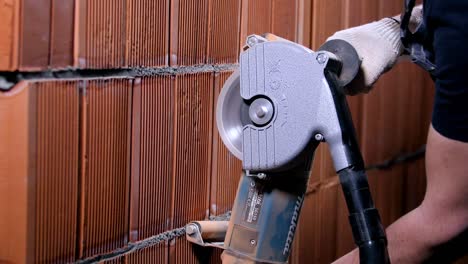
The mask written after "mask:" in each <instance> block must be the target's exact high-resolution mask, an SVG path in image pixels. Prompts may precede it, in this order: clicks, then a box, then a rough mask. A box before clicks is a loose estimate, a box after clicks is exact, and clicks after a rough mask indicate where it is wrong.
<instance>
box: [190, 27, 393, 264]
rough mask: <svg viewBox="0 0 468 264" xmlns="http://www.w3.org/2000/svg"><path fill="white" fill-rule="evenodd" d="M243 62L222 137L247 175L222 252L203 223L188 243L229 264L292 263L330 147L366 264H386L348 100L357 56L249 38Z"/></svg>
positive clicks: (225, 101) (229, 85)
mask: <svg viewBox="0 0 468 264" xmlns="http://www.w3.org/2000/svg"><path fill="white" fill-rule="evenodd" d="M239 61H240V65H239V69H238V70H237V71H236V72H234V73H233V74H232V76H231V77H230V78H229V79H228V80H227V81H226V83H225V85H224V87H223V89H222V91H221V93H220V96H219V98H218V102H217V109H216V122H217V126H218V130H219V134H220V136H221V138H222V140H223V142H224V144H225V145H226V147H227V148H228V149H229V151H230V152H231V153H232V154H233V155H235V156H236V157H237V158H239V159H241V160H242V167H243V171H244V173H243V176H242V177H241V180H240V183H239V187H238V190H237V195H236V199H235V202H234V205H233V208H232V215H231V218H230V221H229V223H225V224H224V225H223V226H224V229H223V230H224V231H223V232H222V233H223V234H222V236H218V237H224V243H222V242H221V243H220V242H216V243H214V241H213V243H211V242H210V241H208V240H209V239H208V240H207V241H203V233H204V229H205V231H207V232H208V230H211V228H210V227H208V226H210V225H208V224H207V223H205V222H192V223H190V224H189V225H187V228H189V229H190V232H187V239H188V240H189V241H192V242H194V243H197V244H200V245H211V246H216V247H221V248H223V249H224V253H223V256H222V259H223V263H286V262H287V261H288V258H289V255H290V253H291V246H292V242H293V239H294V234H295V232H296V227H297V222H298V220H299V217H300V211H301V207H302V203H303V201H304V196H305V192H306V189H307V183H308V180H309V175H310V169H311V165H312V162H313V156H314V151H315V149H316V148H317V146H318V145H319V144H320V143H321V142H324V143H326V144H328V146H329V149H330V152H331V156H332V160H333V164H334V168H335V170H336V172H337V173H338V175H339V178H340V183H341V186H342V189H343V193H344V196H345V200H346V202H347V206H348V210H349V213H350V215H349V221H350V224H351V227H352V231H353V237H354V240H355V243H356V245H357V246H358V247H359V250H360V261H361V263H389V262H390V261H389V258H388V253H387V248H386V244H387V241H386V237H385V232H384V228H383V226H382V224H381V221H380V217H379V214H378V211H377V209H376V208H374V204H373V201H372V196H371V193H370V190H369V185H368V182H367V177H366V174H365V171H364V163H363V160H362V156H361V153H360V150H359V147H358V144H357V141H356V136H355V132H354V127H353V123H352V120H351V115H350V112H349V109H348V105H347V103H346V98H345V95H344V92H343V87H345V86H346V85H348V84H349V83H350V82H351V81H352V80H353V79H354V78H355V76H356V75H357V73H358V71H359V65H360V61H359V57H358V55H357V53H356V51H355V50H354V48H353V47H352V46H351V45H349V44H348V43H347V42H345V41H342V40H332V41H329V42H327V43H325V44H324V45H323V46H322V47H321V48H320V49H319V50H318V51H316V52H314V51H312V50H310V49H308V48H306V47H303V46H301V45H299V44H296V43H293V42H290V41H288V40H284V39H281V38H279V37H276V36H274V35H272V34H266V35H263V36H258V35H252V36H249V37H248V39H247V45H246V47H245V48H244V50H243V51H242V52H241V54H240V60H239ZM305 224H307V223H305ZM221 229H222V228H221ZM224 232H225V234H224ZM208 233H210V234H212V232H208ZM195 237H196V238H197V239H195ZM205 237H206V236H205Z"/></svg>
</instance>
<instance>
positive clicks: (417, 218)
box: [335, 127, 468, 264]
mask: <svg viewBox="0 0 468 264" xmlns="http://www.w3.org/2000/svg"><path fill="white" fill-rule="evenodd" d="M467 160H468V143H462V142H458V141H454V140H450V139H447V138H445V137H443V136H442V135H440V134H439V133H438V132H437V131H435V130H434V129H433V128H432V127H431V129H430V131H429V136H428V144H427V154H426V172H427V191H426V196H425V198H424V201H423V202H422V204H421V205H420V206H419V207H418V208H416V209H414V210H413V211H411V212H409V213H408V214H406V215H405V216H403V217H401V218H400V219H398V221H396V222H395V223H393V224H392V225H391V226H389V227H388V228H387V230H386V232H387V239H388V251H389V254H390V259H391V261H392V263H394V264H395V263H421V262H424V261H425V260H428V259H429V258H430V257H431V256H432V255H433V254H434V253H435V251H436V250H437V248H438V247H440V246H441V245H444V244H445V243H447V242H449V241H451V240H452V239H454V238H455V237H457V236H458V235H460V234H461V233H463V232H466V230H467V229H468V173H467V171H468V164H467V163H466V161H467ZM335 263H359V252H358V251H357V250H354V251H352V252H350V253H349V254H347V255H346V256H344V257H342V258H340V259H339V260H337V261H336V262H335Z"/></svg>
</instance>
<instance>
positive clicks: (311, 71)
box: [217, 40, 350, 171]
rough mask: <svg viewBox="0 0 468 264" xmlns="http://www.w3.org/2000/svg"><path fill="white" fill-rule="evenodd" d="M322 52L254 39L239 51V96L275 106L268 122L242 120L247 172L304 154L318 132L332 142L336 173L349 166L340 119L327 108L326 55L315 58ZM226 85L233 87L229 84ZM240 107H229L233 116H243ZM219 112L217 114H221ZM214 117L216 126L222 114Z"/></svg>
mask: <svg viewBox="0 0 468 264" xmlns="http://www.w3.org/2000/svg"><path fill="white" fill-rule="evenodd" d="M320 53H325V54H327V52H313V51H311V50H309V49H307V48H305V47H303V46H301V45H298V44H295V43H293V42H289V41H281V40H280V41H267V42H262V43H258V44H256V45H254V46H252V47H250V48H248V49H247V50H245V51H244V52H242V53H241V55H240V76H239V78H240V95H241V97H242V99H244V100H245V101H246V102H249V101H252V99H254V98H257V97H266V98H268V99H270V101H271V102H272V103H273V106H274V116H273V119H272V121H271V122H270V123H269V124H268V125H267V126H264V127H258V126H255V125H254V124H244V125H243V127H242V149H241V157H242V164H243V168H244V169H245V170H250V171H274V170H282V169H285V168H287V167H288V166H289V165H291V164H292V162H293V161H294V160H295V159H297V157H298V156H299V155H301V154H302V153H304V152H305V148H306V147H307V146H308V145H309V143H310V142H311V140H314V135H315V134H317V133H320V134H321V135H323V137H324V139H325V140H326V141H327V143H328V144H329V145H330V151H331V152H332V156H333V157H336V158H334V160H333V162H334V165H335V169H336V170H337V171H339V170H341V169H343V168H346V167H348V166H349V164H350V163H349V161H348V160H347V158H346V157H347V156H348V155H347V154H346V153H344V152H345V149H344V147H343V145H344V142H343V137H342V131H341V128H340V123H339V118H338V115H337V112H336V109H335V108H334V107H331V106H332V105H334V104H335V102H334V97H333V95H332V90H331V89H330V87H329V83H328V81H327V79H326V77H325V74H324V69H325V67H326V65H327V63H328V57H326V60H325V61H324V60H323V56H320V58H321V59H320V60H317V56H318V55H319V54H320ZM226 89H228V88H226ZM230 89H233V88H232V85H231V88H230ZM223 92H225V93H226V91H223ZM228 99H229V98H225V99H224V100H225V101H226V100H228ZM224 103H226V102H224ZM224 103H222V104H224ZM218 104H219V103H218ZM231 104H232V102H231ZM237 105H239V102H237ZM238 109H239V108H237V109H232V110H235V111H236V112H234V113H232V114H234V115H237V114H238V115H245V113H241V112H242V111H239V110H238ZM218 110H219V107H218ZM222 112H223V111H218V112H217V114H218V115H222ZM224 112H226V110H225V111H224ZM244 112H245V111H244ZM218 119H221V120H218V127H219V126H220V125H219V122H223V120H222V119H223V118H222V117H221V116H219V117H218ZM239 119H245V117H242V116H240V117H239ZM220 133H223V132H222V131H221V132H220ZM222 138H223V141H224V142H225V144H226V145H232V142H229V140H230V137H229V136H224V137H222ZM226 141H228V142H226ZM310 151H313V150H310ZM234 154H236V153H234ZM236 156H239V153H237V155H236Z"/></svg>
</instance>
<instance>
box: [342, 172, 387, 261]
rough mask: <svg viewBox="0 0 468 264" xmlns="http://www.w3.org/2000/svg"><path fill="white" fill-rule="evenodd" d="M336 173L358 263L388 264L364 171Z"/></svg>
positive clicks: (384, 238) (385, 242)
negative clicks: (346, 208)
mask: <svg viewBox="0 0 468 264" xmlns="http://www.w3.org/2000/svg"><path fill="white" fill-rule="evenodd" d="M338 174H339V177H340V182H341V187H342V189H343V193H344V196H345V200H346V204H347V206H348V210H349V222H350V224H351V229H352V232H353V238H354V242H355V243H356V245H357V246H358V247H359V259H360V263H361V264H367V263H390V258H389V256H388V251H387V239H386V235H385V230H384V227H383V225H382V223H381V220H380V215H379V212H378V211H377V209H376V208H375V207H374V202H373V200H372V196H371V193H370V189H369V184H368V181H367V176H366V173H365V171H364V170H359V169H358V170H355V169H354V167H349V168H346V169H343V170H341V171H339V172H338Z"/></svg>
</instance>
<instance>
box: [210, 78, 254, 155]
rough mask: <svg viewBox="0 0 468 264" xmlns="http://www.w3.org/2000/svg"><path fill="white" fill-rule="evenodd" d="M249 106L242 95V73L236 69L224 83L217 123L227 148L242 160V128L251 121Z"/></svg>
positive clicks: (217, 107) (217, 106)
mask: <svg viewBox="0 0 468 264" xmlns="http://www.w3.org/2000/svg"><path fill="white" fill-rule="evenodd" d="M248 110H249V106H248V105H247V104H246V103H245V101H244V100H243V99H242V97H241V95H240V75H239V71H238V70H237V71H235V72H234V73H233V74H232V75H231V76H230V77H229V78H228V79H227V81H226V82H225V83H224V85H223V88H222V89H221V92H220V94H219V96H218V102H217V105H216V125H217V127H218V132H219V135H220V136H221V139H222V140H223V143H224V145H225V146H226V147H227V149H228V150H229V151H230V152H231V153H232V154H233V155H234V156H236V157H237V158H238V159H240V160H242V128H243V127H244V125H246V124H248V123H250V122H249V119H248Z"/></svg>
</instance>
